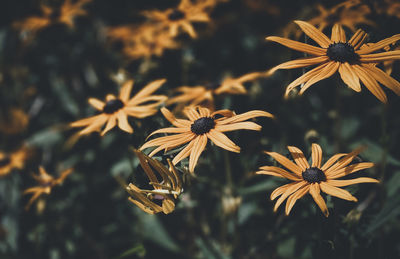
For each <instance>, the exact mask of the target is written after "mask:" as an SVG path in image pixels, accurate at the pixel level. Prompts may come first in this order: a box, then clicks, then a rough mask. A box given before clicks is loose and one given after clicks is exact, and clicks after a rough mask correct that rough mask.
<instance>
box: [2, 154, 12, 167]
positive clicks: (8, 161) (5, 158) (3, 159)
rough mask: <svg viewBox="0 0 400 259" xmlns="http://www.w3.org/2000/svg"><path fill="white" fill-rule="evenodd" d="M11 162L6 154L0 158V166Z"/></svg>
mask: <svg viewBox="0 0 400 259" xmlns="http://www.w3.org/2000/svg"><path fill="white" fill-rule="evenodd" d="M10 162H11V159H10V158H9V157H8V156H5V157H3V158H1V159H0V167H3V166H6V165H8V164H9V163H10Z"/></svg>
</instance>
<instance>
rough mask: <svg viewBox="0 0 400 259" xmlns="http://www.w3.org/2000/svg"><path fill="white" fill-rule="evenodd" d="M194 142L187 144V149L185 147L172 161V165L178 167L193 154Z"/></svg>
mask: <svg viewBox="0 0 400 259" xmlns="http://www.w3.org/2000/svg"><path fill="white" fill-rule="evenodd" d="M193 144H194V141H190V142H189V144H187V146H186V147H184V148H183V149H182V150H181V151H180V152H179V153H178V154H177V155H176V156H175V157H174V159H173V160H172V163H173V164H174V165H176V164H177V163H179V161H181V160H183V159H185V158H186V157H188V156H189V155H190V152H192V148H193Z"/></svg>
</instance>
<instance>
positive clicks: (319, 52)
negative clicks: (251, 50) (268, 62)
mask: <svg viewBox="0 0 400 259" xmlns="http://www.w3.org/2000/svg"><path fill="white" fill-rule="evenodd" d="M265 39H266V40H269V41H274V42H277V43H279V44H282V45H284V46H286V47H288V48H291V49H294V50H297V51H301V52H305V53H308V54H311V55H314V56H323V55H325V53H326V50H324V49H322V48H319V47H315V46H312V45H309V44H305V43H302V42H298V41H294V40H289V39H285V38H281V37H276V36H270V37H266V38H265Z"/></svg>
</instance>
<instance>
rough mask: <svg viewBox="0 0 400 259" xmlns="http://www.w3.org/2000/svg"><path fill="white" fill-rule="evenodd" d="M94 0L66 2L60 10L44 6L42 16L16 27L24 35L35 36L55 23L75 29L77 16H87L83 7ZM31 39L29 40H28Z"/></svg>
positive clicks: (70, 0)
mask: <svg viewBox="0 0 400 259" xmlns="http://www.w3.org/2000/svg"><path fill="white" fill-rule="evenodd" d="M90 1H92V0H78V1H72V0H65V1H64V3H63V4H62V5H61V6H60V7H59V8H51V7H49V6H45V5H42V6H41V11H42V15H41V16H31V17H28V18H26V19H25V20H23V21H19V22H16V23H14V27H15V28H16V29H18V30H21V31H22V32H23V33H28V34H29V33H30V34H34V33H36V32H37V31H39V30H41V29H43V28H45V27H47V26H49V25H51V24H54V23H63V24H65V25H67V26H68V27H70V28H73V27H74V19H75V17H77V16H83V15H87V12H86V11H85V10H84V9H83V6H84V5H85V4H86V3H88V2H90ZM28 39H29V38H28Z"/></svg>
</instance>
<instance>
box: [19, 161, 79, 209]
mask: <svg viewBox="0 0 400 259" xmlns="http://www.w3.org/2000/svg"><path fill="white" fill-rule="evenodd" d="M72 171H73V169H72V168H70V169H67V170H65V171H63V172H62V173H61V174H60V177H58V178H54V176H52V175H50V174H48V173H47V172H46V170H45V169H44V168H43V167H39V174H38V175H35V174H32V177H33V178H34V179H35V180H36V181H37V182H38V184H39V185H38V186H35V187H31V188H28V189H26V190H25V191H24V193H23V194H31V193H33V195H32V197H31V198H30V199H29V201H28V203H27V204H26V206H25V209H26V210H28V209H29V208H30V206H31V205H32V203H33V202H34V201H35V200H37V199H39V197H40V196H41V195H42V194H50V193H51V190H52V189H53V187H54V186H56V185H61V184H62V183H63V182H64V180H65V178H67V176H68V175H69V174H71V173H72Z"/></svg>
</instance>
